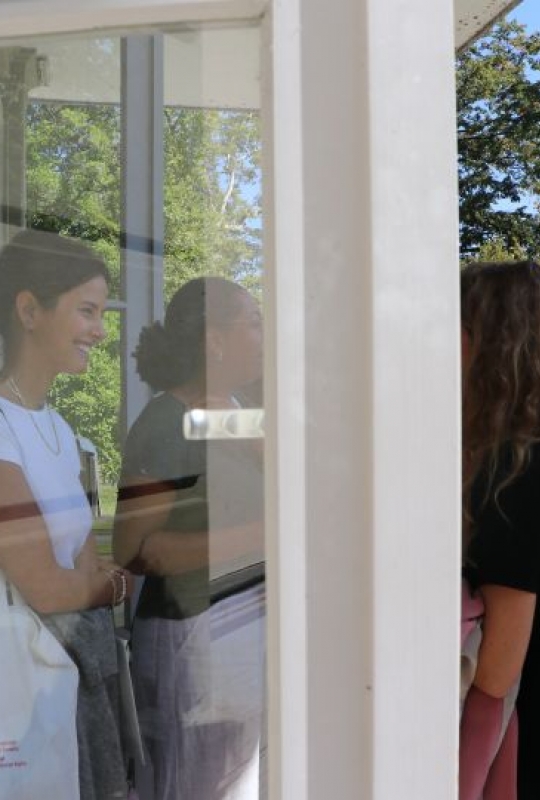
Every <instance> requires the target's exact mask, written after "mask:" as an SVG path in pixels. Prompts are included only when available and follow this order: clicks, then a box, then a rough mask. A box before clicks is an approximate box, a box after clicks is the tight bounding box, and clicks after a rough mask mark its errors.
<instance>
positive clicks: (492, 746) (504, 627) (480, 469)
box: [460, 261, 540, 800]
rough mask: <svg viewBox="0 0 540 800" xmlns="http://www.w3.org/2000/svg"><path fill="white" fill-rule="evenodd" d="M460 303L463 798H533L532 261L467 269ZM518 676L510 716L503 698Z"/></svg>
mask: <svg viewBox="0 0 540 800" xmlns="http://www.w3.org/2000/svg"><path fill="white" fill-rule="evenodd" d="M461 307H462V311H461V313H462V355H463V359H462V361H463V493H464V553H465V556H464V576H465V578H466V580H467V581H468V583H469V585H470V586H471V587H472V590H473V592H475V593H476V594H477V595H479V596H480V598H481V600H482V602H483V606H484V618H483V624H482V641H481V644H480V648H479V651H478V661H477V668H476V672H475V675H474V680H473V684H472V687H471V689H470V691H469V693H468V695H467V698H466V700H465V705H464V709H463V716H462V722H461V743H460V800H479V798H480V797H483V798H484V800H487V799H488V798H490V799H492V798H501V800H512V798H515V797H519V800H533V799H534V800H538V798H539V797H540V759H538V757H537V755H536V752H535V748H536V743H537V742H538V741H539V740H540V615H539V613H538V611H537V609H536V606H537V603H536V599H537V594H538V592H539V589H540V267H539V266H538V264H536V263H534V262H532V261H520V262H503V263H477V264H473V265H470V266H468V267H466V268H465V269H464V270H463V272H462V275H461ZM518 685H519V686H520V688H519V695H518V700H517V719H516V714H515V711H513V709H512V703H511V704H510V709H508V705H509V703H508V698H509V697H511V696H512V692H514V693H515V692H516V691H517V686H518ZM518 728H519V747H518V756H517V765H516V747H517V737H518ZM516 766H517V772H518V775H517V776H516Z"/></svg>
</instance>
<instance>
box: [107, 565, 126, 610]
mask: <svg viewBox="0 0 540 800" xmlns="http://www.w3.org/2000/svg"><path fill="white" fill-rule="evenodd" d="M102 571H103V572H105V574H106V575H107V578H108V579H109V581H110V583H111V586H112V589H113V592H112V602H111V606H119V605H120V603H123V602H124V600H125V599H126V595H127V579H126V576H125V573H124V572H123V571H122V570H119V569H106V568H105V567H102ZM117 578H120V592H119V593H118V584H117V581H116V579H117Z"/></svg>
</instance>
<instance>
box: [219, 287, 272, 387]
mask: <svg viewBox="0 0 540 800" xmlns="http://www.w3.org/2000/svg"><path fill="white" fill-rule="evenodd" d="M220 333H221V337H220V339H221V353H222V362H221V363H222V367H223V373H224V375H225V376H226V379H227V382H228V383H229V385H230V386H231V387H232V388H239V387H242V386H245V385H247V384H248V383H252V382H253V381H256V380H258V379H259V378H260V377H261V375H262V364H263V329H262V317H261V312H260V309H259V306H258V304H257V302H256V300H254V298H253V297H252V296H251V295H250V294H249V293H248V292H242V293H241V294H240V297H239V310H238V313H237V314H236V315H235V317H234V319H232V320H231V322H229V323H228V324H227V325H226V326H224V328H222V329H221V331H220Z"/></svg>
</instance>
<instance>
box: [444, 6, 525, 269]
mask: <svg viewBox="0 0 540 800" xmlns="http://www.w3.org/2000/svg"><path fill="white" fill-rule="evenodd" d="M539 73H540V34H539V33H532V34H529V33H527V31H526V29H525V27H524V26H523V25H520V24H519V23H517V22H510V21H502V22H500V23H499V24H498V25H496V26H495V27H494V28H493V30H492V31H491V32H490V34H489V35H488V36H485V37H483V38H481V39H479V40H478V41H476V42H475V43H474V44H473V45H472V46H471V47H469V48H468V49H467V50H466V51H464V52H463V53H462V54H461V55H460V56H459V57H458V60H457V127H458V147H459V195H460V228H461V249H462V254H463V256H464V257H465V258H470V257H473V256H475V255H478V253H479V250H480V248H482V246H483V245H485V244H487V243H489V242H490V241H492V240H493V241H495V242H498V243H499V244H502V245H503V247H504V248H505V249H506V250H507V251H511V252H515V251H516V250H519V251H520V252H524V253H527V254H529V255H534V254H536V253H538V252H540V229H539V226H538V200H537V197H538V195H539V194H540V137H539V136H538V130H539V124H540V83H539V77H540V75H539Z"/></svg>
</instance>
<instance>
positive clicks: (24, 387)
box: [0, 366, 51, 409]
mask: <svg viewBox="0 0 540 800" xmlns="http://www.w3.org/2000/svg"><path fill="white" fill-rule="evenodd" d="M50 386H51V381H50V380H48V379H46V378H45V376H44V375H41V374H39V372H34V373H33V374H31V373H30V372H29V371H27V370H23V369H22V368H21V367H20V366H19V367H13V368H12V369H6V370H4V371H3V374H2V379H1V380H0V393H1V394H2V395H3V396H4V397H6V398H7V399H8V400H12V401H13V402H15V403H18V404H19V405H21V406H24V407H25V408H30V409H40V408H43V406H44V405H45V403H46V401H47V394H48V392H49V389H50Z"/></svg>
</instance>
